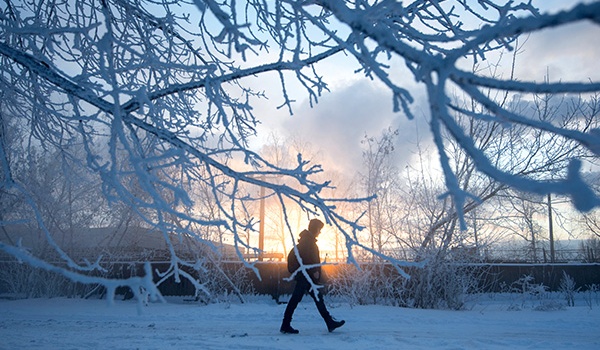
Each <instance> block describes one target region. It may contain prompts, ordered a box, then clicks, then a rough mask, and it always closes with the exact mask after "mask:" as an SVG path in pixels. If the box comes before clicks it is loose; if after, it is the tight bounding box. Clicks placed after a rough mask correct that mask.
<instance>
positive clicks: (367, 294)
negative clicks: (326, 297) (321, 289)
mask: <svg viewBox="0 0 600 350" xmlns="http://www.w3.org/2000/svg"><path fill="white" fill-rule="evenodd" d="M405 283H406V279H405V278H403V277H401V276H400V275H399V274H398V273H397V272H396V271H394V269H393V267H392V266H391V265H389V264H383V263H372V264H363V265H360V269H358V268H356V267H355V266H354V265H342V266H340V267H339V269H338V270H337V272H336V274H335V275H334V276H329V284H328V288H329V294H330V295H332V296H335V297H338V298H340V299H342V300H345V301H347V302H348V303H349V304H350V305H370V304H379V305H395V306H407V301H406V300H405V299H404V297H405V289H404V286H405Z"/></svg>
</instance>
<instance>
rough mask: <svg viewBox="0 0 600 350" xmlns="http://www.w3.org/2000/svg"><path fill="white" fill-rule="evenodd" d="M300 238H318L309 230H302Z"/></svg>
mask: <svg viewBox="0 0 600 350" xmlns="http://www.w3.org/2000/svg"><path fill="white" fill-rule="evenodd" d="M300 239H311V240H314V241H316V240H317V238H316V237H315V236H314V235H313V234H312V233H310V231H309V230H304V231H302V232H300Z"/></svg>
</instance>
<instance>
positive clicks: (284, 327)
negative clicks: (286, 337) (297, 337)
mask: <svg viewBox="0 0 600 350" xmlns="http://www.w3.org/2000/svg"><path fill="white" fill-rule="evenodd" d="M279 331H280V332H281V333H283V334H298V333H300V331H298V330H297V329H294V328H292V325H291V324H290V322H286V321H283V323H282V324H281V328H279Z"/></svg>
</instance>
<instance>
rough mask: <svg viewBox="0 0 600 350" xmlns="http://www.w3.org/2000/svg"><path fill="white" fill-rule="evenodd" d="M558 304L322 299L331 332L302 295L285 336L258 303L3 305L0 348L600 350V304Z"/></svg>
mask: <svg viewBox="0 0 600 350" xmlns="http://www.w3.org/2000/svg"><path fill="white" fill-rule="evenodd" d="M559 302H560V300H557V299H554V300H542V301H532V300H519V299H514V298H512V299H504V300H498V298H497V297H494V298H492V299H490V297H489V296H485V297H480V298H478V300H477V301H472V302H471V303H470V304H469V308H468V310H466V311H447V310H416V309H406V308H398V307H387V306H355V307H351V306H349V305H347V304H343V303H337V304H336V303H331V302H328V304H330V305H331V307H330V310H331V311H332V314H333V315H334V316H335V317H336V318H338V319H345V320H346V322H347V323H346V325H345V326H344V327H342V328H340V329H338V330H336V331H335V332H333V333H328V332H327V330H326V328H325V325H324V323H323V321H322V320H321V319H320V318H319V316H318V314H317V312H316V309H315V306H314V304H313V303H312V300H311V299H310V298H308V297H307V298H305V300H303V301H302V303H301V304H300V306H299V307H298V309H297V311H296V315H295V317H294V322H293V326H294V327H296V328H298V329H299V330H300V334H299V335H282V334H280V333H279V325H280V321H281V317H282V314H283V310H284V309H285V305H276V304H275V303H274V302H273V301H272V300H269V299H267V298H259V297H255V298H251V300H250V302H248V303H246V304H240V303H221V304H213V305H208V306H203V305H200V304H197V303H190V302H185V301H184V300H181V299H169V302H168V303H166V304H161V303H151V304H150V305H148V306H145V307H142V308H141V309H142V310H141V313H140V312H138V307H137V303H136V302H134V301H115V302H114V304H113V305H111V306H109V305H108V303H107V302H106V301H105V300H81V299H29V300H0V349H11V350H12V349H61V350H62V349H179V350H183V349H303V350H304V349H345V350H350V349H411V350H412V349H511V350H514V349H578V350H583V349H600V332H599V331H600V305H599V303H598V301H597V300H596V301H593V302H592V303H590V302H589V301H587V302H586V301H585V300H583V299H582V300H580V299H578V300H576V306H575V307H567V308H559V307H555V306H556V305H557V303H559ZM540 305H541V306H543V308H545V309H550V310H549V311H548V310H547V311H537V310H536V308H539V306H540ZM590 305H591V306H590Z"/></svg>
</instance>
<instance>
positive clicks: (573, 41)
mask: <svg viewBox="0 0 600 350" xmlns="http://www.w3.org/2000/svg"><path fill="white" fill-rule="evenodd" d="M523 39H524V38H523ZM598 57H600V29H599V28H598V26H597V25H593V24H590V23H587V22H581V23H576V24H570V25H565V26H561V27H559V28H554V29H546V30H542V31H540V32H537V33H534V34H532V35H530V36H529V38H528V39H527V42H526V43H525V46H524V51H523V52H522V53H521V54H519V55H518V56H517V67H516V68H517V70H516V71H517V76H518V78H519V79H521V80H530V81H542V80H543V79H544V76H545V75H546V74H547V73H549V75H550V80H551V81H558V80H561V81H570V82H587V81H588V80H589V79H592V80H593V81H596V82H598V81H600V71H598Z"/></svg>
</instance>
